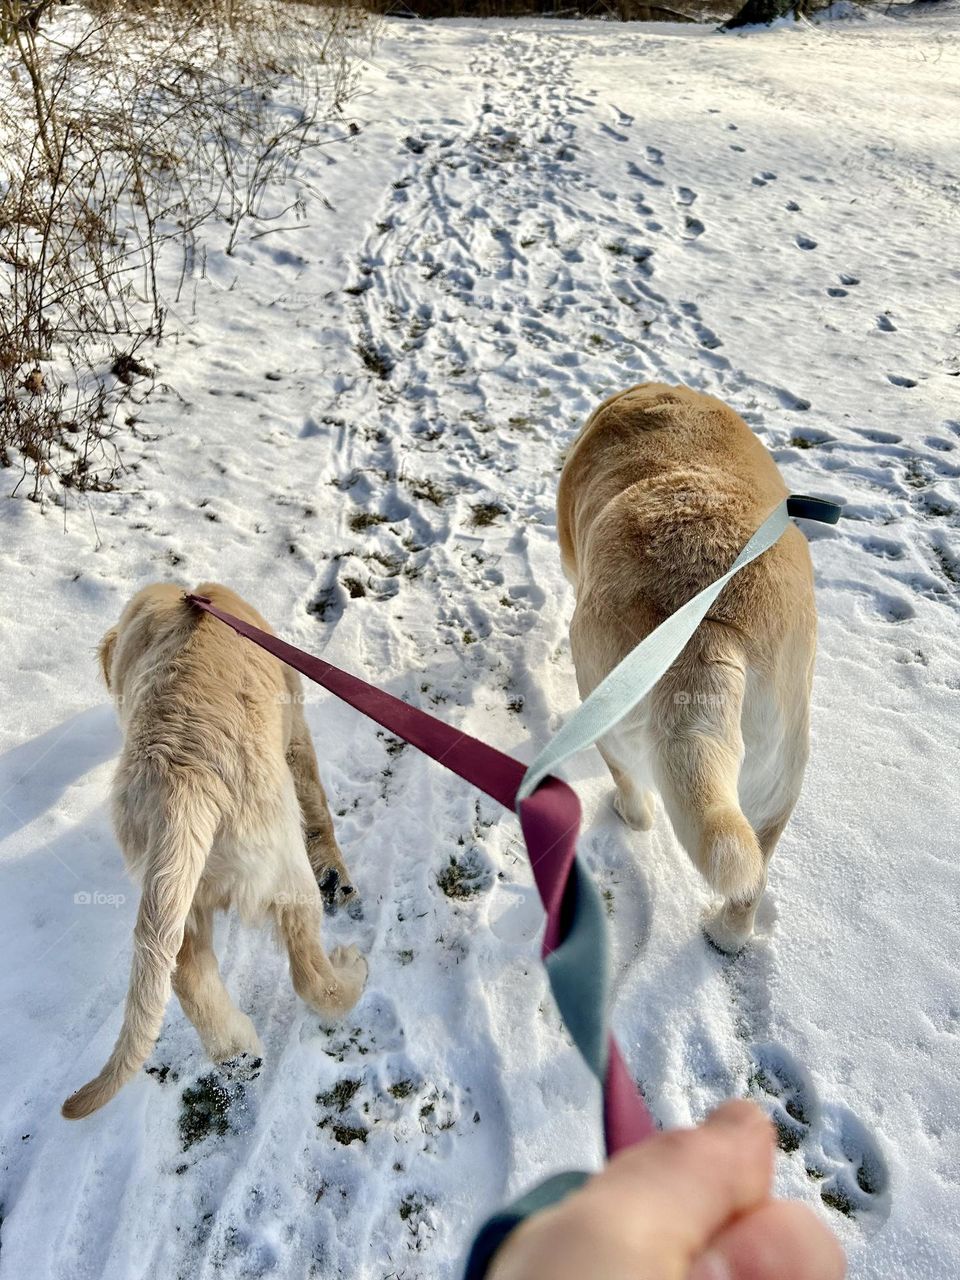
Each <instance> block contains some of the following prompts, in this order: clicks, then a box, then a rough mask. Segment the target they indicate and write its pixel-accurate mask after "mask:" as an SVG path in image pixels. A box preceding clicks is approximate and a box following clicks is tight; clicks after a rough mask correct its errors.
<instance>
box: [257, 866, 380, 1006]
mask: <svg viewBox="0 0 960 1280" xmlns="http://www.w3.org/2000/svg"><path fill="white" fill-rule="evenodd" d="M273 913H274V919H275V921H276V925H277V931H278V933H279V934H280V937H281V939H282V940H283V943H284V946H285V947H286V949H287V955H288V956H289V957H290V976H291V978H292V979H293V987H294V990H295V991H296V993H297V995H298V996H299V997H300V998H301V1000H304V1001H306V1003H307V1004H308V1005H310V1007H311V1009H315V1010H316V1011H317V1013H319V1014H321V1015H323V1016H324V1017H326V1018H333V1017H336V1016H338V1015H339V1014H341V1013H346V1011H347V1010H348V1009H351V1008H352V1007H353V1006H354V1005H355V1004H356V1003H357V1001H358V1000H359V999H360V996H361V994H362V992H363V987H364V984H365V982H366V980H367V962H366V960H364V958H363V956H362V955H361V954H360V952H359V951H358V950H357V948H356V947H335V948H334V950H333V951H332V952H331V953H330V955H329V957H328V956H327V953H326V952H325V951H324V949H323V947H322V945H321V943H320V921H321V918H322V914H323V909H322V904H321V901H320V895H319V893H318V892H317V889H316V886H315V885H314V886H312V895H311V893H310V891H309V890H307V889H305V888H301V889H299V890H295V891H294V892H292V893H291V894H289V895H288V898H287V900H281V901H279V902H277V903H276V904H275V906H274V908H273Z"/></svg>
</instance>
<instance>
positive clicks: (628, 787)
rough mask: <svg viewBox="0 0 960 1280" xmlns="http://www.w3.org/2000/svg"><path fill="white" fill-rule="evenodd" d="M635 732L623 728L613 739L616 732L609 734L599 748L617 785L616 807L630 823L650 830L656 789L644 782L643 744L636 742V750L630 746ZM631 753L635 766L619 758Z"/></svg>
mask: <svg viewBox="0 0 960 1280" xmlns="http://www.w3.org/2000/svg"><path fill="white" fill-rule="evenodd" d="M633 736H634V735H630V737H627V736H626V735H625V734H624V733H623V732H620V733H619V734H618V737H617V739H616V740H615V741H612V740H611V739H612V737H613V735H608V737H607V739H602V740H601V741H599V742H598V743H597V750H598V751H599V752H600V754H601V756H602V757H603V760H604V763H605V764H606V766H607V768H608V769H609V770H610V776H611V777H612V778H613V782H614V786H615V787H616V788H617V792H616V795H615V796H614V798H613V807H614V808H615V809H616V811H617V813H618V814H619V815H620V817H621V818H622V819H623V820H624V822H625V823H626V824H627V826H628V827H633V828H634V829H635V830H637V831H649V830H650V828H651V827H652V826H653V818H654V799H653V792H652V791H650V789H649V788H648V787H647V786H645V785H644V781H645V775H646V770H645V768H644V767H642V765H641V761H642V750H641V748H640V746H639V744H636V746H635V749H634V750H630V746H631V739H632V737H633ZM625 748H626V750H625ZM627 755H633V756H634V757H635V759H634V767H633V768H629V769H628V768H625V767H624V766H623V765H621V764H620V762H619V761H620V758H621V757H626V756H627Z"/></svg>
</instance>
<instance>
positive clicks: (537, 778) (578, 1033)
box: [464, 494, 840, 1280]
mask: <svg viewBox="0 0 960 1280" xmlns="http://www.w3.org/2000/svg"><path fill="white" fill-rule="evenodd" d="M791 516H797V517H801V518H803V519H807V520H818V521H820V522H821V523H823V524H836V523H837V520H838V519H839V517H840V507H839V506H837V505H836V503H832V502H827V501H825V500H824V499H822V498H810V497H806V496H803V495H799V494H794V495H791V496H790V497H789V498H785V499H784V500H783V502H781V503H780V504H779V505H778V506H777V507H775V508H774V509H773V511H771V513H770V515H769V516H767V518H766V520H764V522H763V524H761V526H760V527H759V529H757V531H756V532H755V533H754V534H753V536H752V537H751V538H750V540H749V542H747V544H746V546H745V547H744V548H743V550H742V551H741V552H740V554H739V555H738V556H737V558H736V560H735V561H734V562H733V564H732V565H731V566H730V568H729V569H728V570H727V572H726V573H725V574H724V575H723V576H722V577H721V578H718V579H717V580H716V582H713V583H711V584H710V586H708V587H706V588H704V590H703V591H701V592H699V593H698V594H697V595H695V596H694V597H693V598H692V599H691V600H688V601H687V603H686V604H685V605H683V606H681V608H679V609H678V610H677V611H676V612H675V613H673V614H671V615H670V617H669V618H667V619H666V620H665V621H664V622H662V623H661V624H660V626H659V627H657V628H656V629H655V630H654V631H651V632H650V634H649V635H648V636H647V637H646V638H645V639H643V640H642V641H641V642H640V643H639V644H638V645H637V646H636V648H635V649H633V650H632V651H631V652H630V653H629V654H627V656H626V657H625V658H624V659H623V661H622V662H621V663H620V664H619V665H618V666H616V667H614V669H613V671H611V672H610V674H609V675H608V676H607V677H606V679H605V680H603V681H602V682H601V683H600V684H599V685H598V686H597V688H596V689H594V691H593V693H591V694H590V696H589V697H588V698H587V699H586V700H585V701H584V702H583V703H582V704H581V706H580V707H579V708H578V710H577V711H575V712H574V713H573V715H572V716H571V717H570V719H569V720H568V721H567V722H566V723H565V724H564V725H563V727H562V728H561V729H560V730H559V731H558V732H557V733H556V734H555V735H554V737H553V738H552V739H551V740H550V742H548V743H547V745H546V746H545V747H544V749H543V750H542V751H541V752H540V754H539V755H538V756H537V758H536V759H535V760H534V761H533V763H532V764H531V765H530V766H529V768H528V769H527V771H526V773H525V774H524V775H523V779H522V781H521V783H520V787H519V790H518V792H517V802H516V803H517V811H518V813H521V821H522V820H523V818H522V811H521V804H522V802H523V801H524V800H525V799H526V798H527V797H529V796H531V795H532V794H533V793H534V792H535V791H536V789H537V787H539V785H540V784H541V782H542V781H543V780H544V778H546V777H547V775H548V774H551V773H553V772H554V770H555V769H556V767H557V765H559V764H561V763H562V762H563V761H564V760H566V759H568V758H569V757H570V756H572V755H574V754H576V752H578V751H582V750H583V749H584V748H586V747H589V746H591V745H592V744H593V743H594V742H596V740H597V739H598V738H600V737H602V736H603V735H604V734H605V733H607V732H608V731H609V730H610V729H612V728H613V726H614V725H615V724H617V723H618V721H620V720H622V719H623V717H624V716H625V715H626V714H627V713H628V712H629V711H630V710H632V709H633V707H635V706H636V705H637V703H638V702H640V700H641V699H642V698H644V697H645V696H646V694H647V693H649V692H650V690H651V689H652V688H653V686H654V685H655V684H656V683H657V681H658V680H659V679H660V678H661V677H662V676H663V674H664V673H665V672H666V671H667V669H668V668H669V667H670V665H671V664H672V663H673V662H674V661H675V660H676V659H677V658H678V657H679V656H680V654H681V652H682V651H683V649H684V647H685V646H686V644H687V642H688V641H689V640H690V637H691V636H692V635H693V633H694V632H695V631H696V629H697V627H698V626H699V625H700V623H701V622H702V620H703V618H704V617H705V616H706V614H707V612H708V611H709V609H710V606H711V605H712V604H713V602H714V601H715V600H716V598H717V596H719V594H720V592H721V591H722V590H723V588H724V587H725V586H726V585H727V583H728V582H729V581H730V579H731V578H732V577H733V576H734V574H736V573H739V571H740V570H741V569H742V568H743V567H744V566H745V565H748V564H749V563H750V562H751V560H756V558H757V557H758V556H761V555H763V553H764V551H766V550H767V549H768V548H769V547H772V546H773V544H774V543H775V542H776V541H777V540H778V539H779V538H780V537H781V536H782V535H783V533H784V532H785V531H786V528H787V525H788V523H789V519H790V517H791ZM570 885H571V888H572V890H573V892H572V893H571V894H570V900H569V904H568V913H569V916H570V929H569V932H568V933H567V934H566V936H565V938H564V940H563V942H562V943H561V944H560V946H559V947H558V949H557V950H556V951H553V949H552V944H551V939H550V937H549V936H547V937H546V938H545V947H544V950H545V961H544V962H545V964H546V966H547V972H548V974H549V977H550V984H551V988H552V989H553V993H554V997H555V999H556V1001H557V1004H558V1006H559V1008H560V1010H561V1012H562V1015H563V1018H564V1021H565V1022H566V1024H567V1026H568V1027H569V1028H570V1030H571V1032H572V1034H573V1037H574V1040H575V1042H576V1044H577V1047H578V1048H579V1050H580V1052H581V1053H582V1054H583V1057H584V1059H585V1060H586V1062H587V1063H588V1065H589V1066H590V1068H591V1070H592V1071H593V1073H594V1075H596V1077H597V1079H598V1080H601V1081H604V1079H605V1078H606V1077H608V1075H609V1069H610V1065H611V1060H610V1042H608V1040H607V1038H606V1031H605V1028H606V1012H607V1011H606V1005H607V998H608V986H609V976H608V967H609V960H608V955H607V946H606V922H605V920H604V918H603V909H602V905H601V903H600V896H599V894H598V892H597V889H596V886H595V885H594V883H593V881H592V879H591V877H590V876H589V875H587V873H586V872H585V871H583V869H582V868H581V866H580V864H579V861H575V862H574V864H573V867H572V878H571V882H570ZM614 1051H615V1052H616V1050H615V1046H614ZM615 1065H616V1066H617V1068H618V1070H620V1069H622V1059H620V1058H619V1055H618V1054H617V1059H616V1062H615ZM607 1092H608V1093H610V1092H611V1090H610V1080H609V1079H607ZM614 1092H615V1090H614ZM589 1177H590V1175H589V1174H587V1173H584V1172H579V1171H571V1172H569V1173H560V1174H556V1175H554V1176H553V1177H551V1178H548V1179H546V1181H544V1182H542V1183H540V1184H539V1185H538V1186H536V1187H534V1188H533V1189H532V1190H530V1191H528V1192H526V1193H525V1194H524V1195H523V1196H521V1197H520V1198H519V1199H518V1200H515V1201H514V1202H513V1204H511V1205H509V1206H507V1207H506V1208H504V1209H501V1210H500V1211H499V1212H498V1213H496V1214H495V1215H494V1216H493V1217H491V1218H488V1219H487V1221H486V1222H485V1223H484V1224H483V1226H482V1227H481V1228H480V1230H479V1231H478V1233H477V1235H476V1236H475V1238H474V1241H473V1245H472V1247H471V1249H470V1252H469V1255H468V1258H467V1262H466V1270H465V1273H464V1280H484V1277H485V1276H486V1274H487V1271H488V1269H489V1267H490V1264H491V1262H492V1260H493V1257H494V1255H495V1254H496V1252H497V1250H498V1249H499V1248H500V1246H501V1245H502V1244H503V1242H504V1240H505V1239H506V1238H507V1236H508V1235H509V1234H510V1233H511V1231H513V1230H514V1229H515V1228H516V1227H517V1226H519V1225H520V1224H521V1223H522V1222H524V1221H525V1220H526V1219H527V1218H529V1217H530V1216H531V1215H533V1214H535V1213H539V1212H541V1211H542V1210H544V1209H547V1208H549V1207H550V1206H551V1205H554V1204H558V1203H559V1202H560V1201H561V1200H563V1199H565V1198H566V1197H567V1196H568V1195H570V1194H571V1193H572V1192H574V1191H576V1190H578V1189H579V1188H580V1187H581V1186H583V1184H584V1183H585V1182H586V1181H587V1180H588V1179H589Z"/></svg>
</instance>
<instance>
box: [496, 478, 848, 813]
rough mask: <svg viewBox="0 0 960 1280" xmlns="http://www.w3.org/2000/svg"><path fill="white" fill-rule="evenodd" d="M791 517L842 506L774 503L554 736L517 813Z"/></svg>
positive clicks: (818, 515)
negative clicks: (727, 559)
mask: <svg viewBox="0 0 960 1280" xmlns="http://www.w3.org/2000/svg"><path fill="white" fill-rule="evenodd" d="M791 516H802V517H804V518H805V519H807V520H819V521H821V522H822V523H823V524H836V523H837V521H838V520H839V519H840V507H839V506H837V504H836V503H834V502H827V501H825V500H824V499H823V498H808V497H806V496H804V495H802V494H791V496H790V497H789V498H784V500H783V501H782V502H781V503H780V504H779V505H778V506H776V507H774V509H773V511H771V512H770V514H769V515H768V516H767V518H766V520H764V522H763V524H762V525H761V526H760V528H759V529H758V530H757V531H756V533H755V534H754V535H753V537H752V538H751V539H750V541H749V542H748V543H747V545H746V546H745V547H744V548H743V550H742V551H741V552H740V554H739V555H738V556H737V558H736V560H734V562H733V564H732V565H731V566H730V568H729V569H728V570H727V572H726V573H725V574H724V575H723V576H722V577H720V578H717V580H716V582H712V583H711V584H710V586H709V587H704V589H703V590H702V591H700V592H698V593H697V595H695V596H694V597H693V598H692V599H691V600H688V601H687V603H686V604H684V605H681V606H680V608H679V609H677V611H676V612H675V613H672V614H671V615H670V617H669V618H667V619H665V620H664V621H663V622H661V623H660V625H659V627H656V628H655V629H654V630H653V631H651V632H650V634H649V635H648V636H646V637H645V638H644V639H643V640H641V641H640V643H639V644H638V645H637V647H636V648H635V649H632V650H631V651H630V652H629V653H628V654H627V656H626V657H625V658H624V659H623V661H622V662H620V663H618V665H617V666H615V667H614V669H613V670H612V671H611V672H610V674H609V675H608V676H607V677H606V679H604V680H601V682H600V683H599V684H598V685H597V687H596V688H595V689H594V691H593V693H591V694H590V696H589V697H588V698H586V699H585V700H584V701H583V702H582V703H581V704H580V706H579V707H578V708H577V710H576V711H575V712H574V713H573V715H572V716H571V717H570V719H569V720H568V721H567V722H566V724H564V725H563V727H562V728H561V729H559V730H558V731H557V732H556V733H555V734H554V735H553V737H552V738H551V739H550V741H549V742H548V743H547V745H546V746H545V747H544V748H543V750H542V751H541V752H540V754H539V755H538V756H537V758H536V759H535V760H534V761H533V763H532V764H531V765H530V767H529V768H528V769H527V771H526V773H525V774H524V775H523V781H522V782H521V783H520V790H519V791H518V792H517V809H518V811H519V807H520V801H521V800H525V799H526V798H527V796H529V795H531V794H532V793H533V792H534V791H536V789H537V787H538V786H539V785H540V783H541V782H542V781H543V779H544V778H545V777H546V776H547V775H548V774H550V773H554V772H555V771H556V768H557V766H558V765H559V764H562V762H563V761H564V760H567V759H568V758H569V757H570V756H572V755H576V753H577V752H578V751H583V750H584V748H586V747H589V746H592V745H593V743H595V742H596V740H597V739H598V738H602V737H603V735H604V734H605V733H608V732H609V730H611V729H612V728H613V726H614V725H615V724H617V723H618V722H619V721H620V720H622V719H623V717H624V716H625V715H626V714H627V712H628V711H632V710H633V708H634V707H635V706H636V705H637V703H638V702H640V700H641V699H642V698H644V697H645V696H646V695H647V694H648V693H649V692H650V690H651V689H652V688H653V686H654V685H655V684H656V683H657V681H658V680H659V679H660V677H661V676H662V675H663V674H664V672H665V671H666V670H667V669H668V668H669V667H670V665H671V663H673V662H674V661H675V660H676V659H677V658H678V657H679V656H680V654H681V653H682V652H683V649H684V647H685V646H686V644H687V641H688V640H689V639H690V637H691V636H692V635H693V633H694V632H695V631H696V629H697V627H698V626H699V625H700V623H701V622H702V621H703V619H704V617H705V616H706V613H707V611H708V610H709V608H710V606H711V605H712V604H713V602H714V600H716V598H717V596H718V595H719V594H720V592H721V591H722V590H723V588H724V587H725V586H726V585H727V583H728V582H729V581H730V579H731V578H732V577H733V575H734V574H735V573H739V572H740V570H741V569H742V568H743V567H744V566H745V565H748V564H749V563H750V561H751V560H756V558H757V556H760V555H763V553H764V551H766V550H767V548H768V547H772V546H773V544H774V543H775V542H776V541H777V539H778V538H780V537H781V536H782V535H783V533H784V531H785V530H786V528H787V525H788V524H789V522H790V517H791Z"/></svg>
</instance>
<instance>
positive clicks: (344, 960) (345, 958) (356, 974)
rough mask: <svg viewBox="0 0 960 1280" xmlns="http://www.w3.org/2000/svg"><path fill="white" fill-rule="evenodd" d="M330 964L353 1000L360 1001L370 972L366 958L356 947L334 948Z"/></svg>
mask: <svg viewBox="0 0 960 1280" xmlns="http://www.w3.org/2000/svg"><path fill="white" fill-rule="evenodd" d="M330 964H331V965H332V966H333V969H334V972H335V973H336V975H337V977H338V979H339V980H340V982H341V983H342V984H343V987H344V989H345V990H346V991H349V992H350V994H351V996H352V1000H353V1001H356V1000H359V999H360V993H361V992H362V991H363V988H364V987H365V986H366V982H367V973H368V972H369V969H368V966H367V961H366V957H365V956H364V955H363V954H362V953H361V952H360V951H359V950H358V949H357V948H356V947H354V946H349V947H334V949H333V950H332V951H331V952H330Z"/></svg>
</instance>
